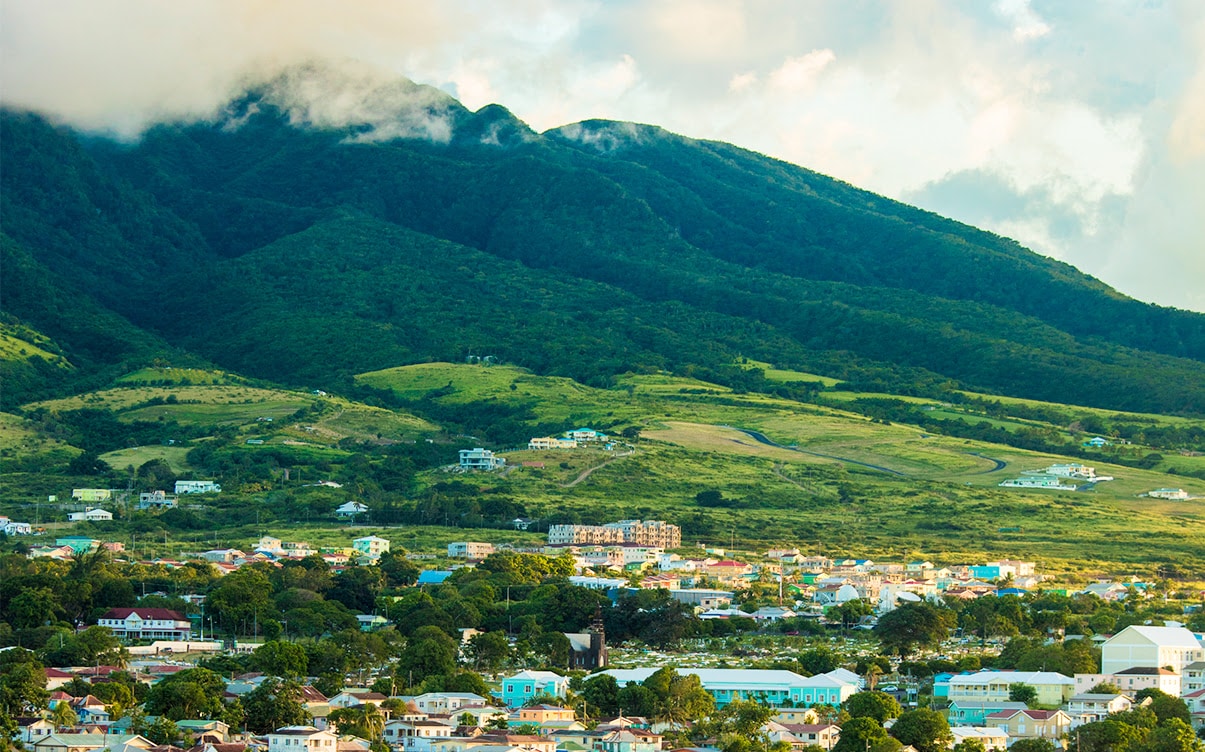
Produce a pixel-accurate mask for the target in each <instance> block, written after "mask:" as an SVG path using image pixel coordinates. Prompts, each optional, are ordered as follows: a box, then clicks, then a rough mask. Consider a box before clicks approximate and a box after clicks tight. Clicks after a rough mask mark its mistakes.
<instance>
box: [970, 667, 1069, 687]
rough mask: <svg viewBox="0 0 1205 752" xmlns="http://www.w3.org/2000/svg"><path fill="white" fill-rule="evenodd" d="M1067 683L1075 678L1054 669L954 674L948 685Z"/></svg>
mask: <svg viewBox="0 0 1205 752" xmlns="http://www.w3.org/2000/svg"><path fill="white" fill-rule="evenodd" d="M1001 682H1007V683H1009V684H1029V685H1039V684H1067V685H1071V686H1075V679H1072V678H1071V677H1070V676H1064V675H1062V674H1060V673H1058V672H1055V671H980V672H979V673H977V674H967V675H965V676H955V677H952V678H951V679H950V686H954V685H971V686H978V685H982V684H999V683H1001Z"/></svg>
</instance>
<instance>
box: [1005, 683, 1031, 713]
mask: <svg viewBox="0 0 1205 752" xmlns="http://www.w3.org/2000/svg"><path fill="white" fill-rule="evenodd" d="M1008 701H1009V702H1023V703H1025V705H1026V707H1031V708H1032V707H1033V706H1034V704H1035V703H1037V701H1038V690H1036V689H1034V688H1033V687H1031V686H1029V685H1028V684H1010V685H1008Z"/></svg>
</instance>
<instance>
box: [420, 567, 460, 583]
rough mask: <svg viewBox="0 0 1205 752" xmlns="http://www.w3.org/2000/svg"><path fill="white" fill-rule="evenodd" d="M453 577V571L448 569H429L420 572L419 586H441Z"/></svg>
mask: <svg viewBox="0 0 1205 752" xmlns="http://www.w3.org/2000/svg"><path fill="white" fill-rule="evenodd" d="M451 576H452V570H450V569H447V570H444V569H428V570H425V571H423V572H420V573H419V575H418V584H420V585H439V584H440V583H442V582H443V581H444V580H446V579H448V578H449V577H451Z"/></svg>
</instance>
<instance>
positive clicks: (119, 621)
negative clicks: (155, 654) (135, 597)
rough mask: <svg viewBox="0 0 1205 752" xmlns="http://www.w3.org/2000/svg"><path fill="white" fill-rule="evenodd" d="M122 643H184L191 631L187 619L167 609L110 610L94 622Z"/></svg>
mask: <svg viewBox="0 0 1205 752" xmlns="http://www.w3.org/2000/svg"><path fill="white" fill-rule="evenodd" d="M97 625H98V626H102V627H107V628H108V629H109V631H111V632H112V633H113V636H114V637H116V638H118V639H123V640H172V641H180V640H187V639H188V637H189V634H190V633H191V632H192V624H191V622H189V620H188V617H187V616H185V615H184V614H182V613H180V612H179V611H172V610H171V609H168V608H141V607H136V608H111V609H109V610H108V611H107V612H105V613H104V615H102V616H101V617H100V619H99V620H98V621H97Z"/></svg>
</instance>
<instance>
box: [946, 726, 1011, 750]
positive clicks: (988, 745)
mask: <svg viewBox="0 0 1205 752" xmlns="http://www.w3.org/2000/svg"><path fill="white" fill-rule="evenodd" d="M950 733H951V734H953V735H954V746H958V745H959V744H961V743H963V742H965V741H967V740H968V739H977V740H979V741H981V742H983V747H984V749H986V750H987V752H1004V750H1006V749H1008V732H1006V731H1004V730H1003V729H1001V728H997V727H995V726H951V727H950Z"/></svg>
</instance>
